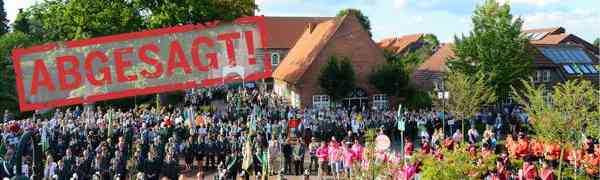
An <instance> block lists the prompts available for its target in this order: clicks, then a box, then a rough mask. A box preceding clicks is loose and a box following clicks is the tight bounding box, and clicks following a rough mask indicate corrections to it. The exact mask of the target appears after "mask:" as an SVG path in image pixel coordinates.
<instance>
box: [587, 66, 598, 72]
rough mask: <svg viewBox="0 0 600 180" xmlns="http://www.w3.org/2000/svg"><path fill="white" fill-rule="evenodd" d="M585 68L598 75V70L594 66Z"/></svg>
mask: <svg viewBox="0 0 600 180" xmlns="http://www.w3.org/2000/svg"><path fill="white" fill-rule="evenodd" d="M585 67H587V68H588V69H589V70H590V71H591V72H592V74H596V73H598V70H597V69H596V67H594V65H592V64H586V65H585Z"/></svg>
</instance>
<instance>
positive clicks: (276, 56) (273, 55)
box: [271, 52, 281, 66]
mask: <svg viewBox="0 0 600 180" xmlns="http://www.w3.org/2000/svg"><path fill="white" fill-rule="evenodd" d="M280 60H281V55H279V53H278V52H273V53H271V64H272V65H274V66H276V65H278V64H279V63H280Z"/></svg>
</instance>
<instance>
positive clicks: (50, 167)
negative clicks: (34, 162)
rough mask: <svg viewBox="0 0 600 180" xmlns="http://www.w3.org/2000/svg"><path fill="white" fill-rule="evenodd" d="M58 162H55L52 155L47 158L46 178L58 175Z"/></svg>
mask: <svg viewBox="0 0 600 180" xmlns="http://www.w3.org/2000/svg"><path fill="white" fill-rule="evenodd" d="M56 167H57V164H56V162H54V159H53V158H52V156H50V155H49V156H48V157H47V158H46V164H45V165H44V180H50V179H52V177H53V176H54V175H56Z"/></svg>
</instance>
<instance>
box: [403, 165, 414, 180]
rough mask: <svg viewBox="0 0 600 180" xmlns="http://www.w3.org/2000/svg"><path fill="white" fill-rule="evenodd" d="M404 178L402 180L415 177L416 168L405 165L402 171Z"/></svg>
mask: <svg viewBox="0 0 600 180" xmlns="http://www.w3.org/2000/svg"><path fill="white" fill-rule="evenodd" d="M402 174H403V175H404V177H403V178H402V180H412V179H414V178H415V176H416V175H417V167H416V166H415V165H414V164H411V163H406V164H405V165H404V168H403V169H402Z"/></svg>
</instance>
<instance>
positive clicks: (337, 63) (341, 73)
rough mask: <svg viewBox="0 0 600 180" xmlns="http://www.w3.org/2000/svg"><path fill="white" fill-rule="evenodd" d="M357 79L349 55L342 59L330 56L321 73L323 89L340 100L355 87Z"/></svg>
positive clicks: (320, 81)
mask: <svg viewBox="0 0 600 180" xmlns="http://www.w3.org/2000/svg"><path fill="white" fill-rule="evenodd" d="M355 81H356V77H355V74H354V69H353V67H352V63H351V62H350V59H349V58H347V57H344V58H342V60H338V58H337V57H335V56H331V57H329V60H328V61H327V64H326V65H325V66H324V67H323V68H322V69H321V74H320V75H319V85H320V86H321V89H322V90H323V92H324V93H325V94H327V95H329V96H331V97H332V98H333V99H334V100H340V99H341V98H343V97H345V96H346V95H348V94H349V93H350V92H351V91H352V89H354V87H355Z"/></svg>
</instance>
